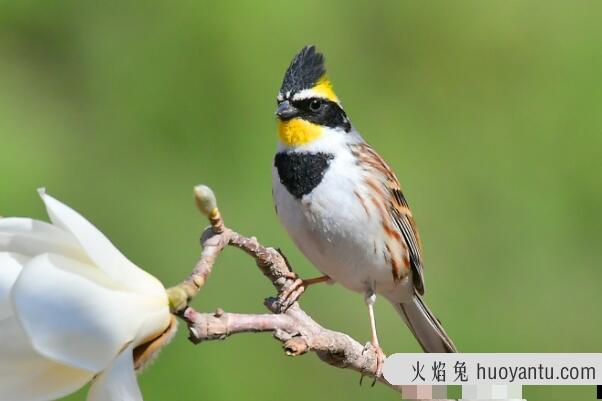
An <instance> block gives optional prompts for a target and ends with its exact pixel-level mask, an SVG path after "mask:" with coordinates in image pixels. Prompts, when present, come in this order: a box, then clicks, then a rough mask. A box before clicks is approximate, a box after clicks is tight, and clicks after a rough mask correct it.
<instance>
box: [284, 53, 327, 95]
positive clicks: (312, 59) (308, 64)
mask: <svg viewBox="0 0 602 401" xmlns="http://www.w3.org/2000/svg"><path fill="white" fill-rule="evenodd" d="M325 73H326V68H325V67H324V55H323V54H322V53H318V52H317V51H316V47H315V46H313V45H312V46H305V47H304V48H303V49H301V51H300V52H299V53H297V55H296V56H295V58H294V59H293V61H292V62H291V65H290V66H289V67H288V70H286V74H284V80H283V81H282V87H280V93H282V94H285V93H286V92H289V91H290V92H291V93H294V92H299V91H301V90H303V89H309V88H312V87H313V86H314V85H315V84H316V82H318V80H319V79H320V78H321V77H322V75H324V74H325Z"/></svg>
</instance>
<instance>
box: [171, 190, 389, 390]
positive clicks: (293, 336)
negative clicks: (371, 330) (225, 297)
mask: <svg viewBox="0 0 602 401" xmlns="http://www.w3.org/2000/svg"><path fill="white" fill-rule="evenodd" d="M195 196H196V202H197V205H198V207H199V209H200V210H201V212H203V213H204V214H205V215H206V216H207V217H208V218H209V221H210V223H211V225H210V226H209V227H208V228H207V229H206V230H205V232H204V233H203V234H202V236H201V244H202V247H203V251H202V253H201V256H200V258H199V260H198V262H197V263H196V265H195V267H194V269H193V271H192V273H191V274H190V276H188V277H187V278H186V279H185V280H184V281H183V282H182V283H180V284H179V285H178V286H175V287H172V288H170V289H169V290H168V292H169V298H170V303H171V307H172V311H173V312H174V313H175V314H177V315H178V316H179V317H180V318H182V319H183V320H184V321H185V322H186V324H187V325H188V329H189V334H190V336H189V339H190V341H192V342H193V343H195V344H198V343H200V342H202V341H209V340H223V339H225V338H227V337H228V336H230V335H233V334H237V333H249V332H272V333H273V335H274V337H275V338H276V339H277V340H279V341H280V342H282V344H283V348H284V351H285V352H286V353H287V355H291V356H297V355H302V354H304V353H306V352H308V351H311V352H314V353H315V354H317V355H318V357H319V358H320V359H321V360H322V361H324V362H326V363H328V364H330V365H332V366H336V367H338V368H346V369H351V370H355V371H357V372H360V373H361V374H362V375H365V376H370V377H372V378H374V379H375V380H378V381H380V382H382V383H384V384H386V385H387V386H389V387H391V388H393V389H395V390H396V391H399V392H401V386H393V385H391V384H389V383H388V382H387V381H386V380H385V379H384V378H383V377H382V375H379V376H377V375H376V369H377V354H376V351H375V350H374V348H373V347H372V346H371V345H369V344H368V345H367V346H364V345H363V344H361V343H359V342H358V341H356V340H354V339H353V338H351V337H350V336H348V335H347V334H344V333H341V332H337V331H333V330H329V329H327V328H324V327H323V326H321V325H320V324H319V323H317V322H316V321H315V320H313V319H312V318H311V317H310V316H309V315H308V314H307V313H305V311H303V309H301V307H300V306H299V304H298V303H297V302H294V303H293V304H292V305H290V306H289V307H288V308H286V307H285V306H284V305H282V304H281V302H280V300H279V298H278V297H272V298H268V299H267V300H266V301H265V302H264V304H265V306H266V307H267V309H268V310H269V311H270V312H271V313H269V314H238V313H226V312H224V311H222V310H221V309H218V310H217V311H215V312H214V313H200V312H197V311H196V310H194V309H193V308H191V307H190V306H188V304H189V302H190V301H191V300H192V298H193V297H194V296H195V295H196V294H197V293H198V292H199V291H200V289H201V288H202V287H203V286H204V285H205V284H206V282H207V279H208V277H209V275H210V274H211V271H212V269H213V266H214V265H215V262H216V260H217V258H218V257H219V255H220V253H221V252H222V251H223V250H224V249H225V248H226V247H227V246H232V247H235V248H238V249H240V250H242V251H244V252H245V253H246V254H248V255H249V256H250V257H252V258H253V259H254V260H255V263H256V264H257V267H259V270H260V271H261V272H262V273H263V274H264V276H265V277H267V278H268V279H269V280H270V282H271V283H272V284H273V285H274V287H275V288H276V291H277V293H278V294H279V295H280V294H282V293H283V291H285V290H286V289H287V288H289V286H291V285H293V283H294V282H295V280H296V279H297V275H296V274H295V273H293V271H292V269H291V267H290V265H289V264H288V261H287V260H286V258H285V257H284V255H283V254H282V253H281V252H280V251H279V250H277V249H275V248H270V247H265V246H263V245H261V244H260V243H259V242H258V241H257V239H256V238H254V237H245V236H243V235H240V234H239V233H237V232H235V231H233V230H231V229H230V228H228V227H226V226H225V225H224V222H223V219H222V217H221V215H220V213H219V210H218V209H217V206H216V201H215V197H214V195H213V193H212V192H211V190H210V189H209V188H207V187H197V188H195ZM287 306H288V305H287Z"/></svg>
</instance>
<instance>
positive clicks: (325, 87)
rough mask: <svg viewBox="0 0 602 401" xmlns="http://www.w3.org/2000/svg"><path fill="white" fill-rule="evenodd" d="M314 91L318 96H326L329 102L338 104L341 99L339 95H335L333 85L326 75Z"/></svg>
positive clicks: (317, 83)
mask: <svg viewBox="0 0 602 401" xmlns="http://www.w3.org/2000/svg"><path fill="white" fill-rule="evenodd" d="M312 90H313V91H314V92H316V93H317V94H319V95H321V96H324V97H325V98H326V99H328V100H332V101H333V102H337V103H338V102H339V98H338V97H337V95H335V93H334V90H333V89H332V83H331V82H330V80H329V79H328V77H327V76H326V75H322V77H321V78H320V79H319V80H318V82H316V85H315V86H314V87H313V88H312Z"/></svg>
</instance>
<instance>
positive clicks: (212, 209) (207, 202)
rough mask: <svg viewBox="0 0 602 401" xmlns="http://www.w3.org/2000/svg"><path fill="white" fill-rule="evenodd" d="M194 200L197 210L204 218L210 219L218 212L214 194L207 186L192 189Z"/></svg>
mask: <svg viewBox="0 0 602 401" xmlns="http://www.w3.org/2000/svg"><path fill="white" fill-rule="evenodd" d="M194 200H195V202H196V206H197V208H198V209H199V210H200V211H201V213H203V214H204V215H205V216H207V217H209V218H211V217H213V216H214V215H215V214H216V213H217V212H218V211H217V200H216V199H215V194H214V193H213V191H212V190H211V188H209V187H208V186H207V185H197V186H196V187H194Z"/></svg>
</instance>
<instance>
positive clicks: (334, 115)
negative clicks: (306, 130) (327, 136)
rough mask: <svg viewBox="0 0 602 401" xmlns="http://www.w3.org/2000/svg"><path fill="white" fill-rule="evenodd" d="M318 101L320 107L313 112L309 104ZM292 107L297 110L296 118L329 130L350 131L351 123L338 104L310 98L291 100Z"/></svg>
mask: <svg viewBox="0 0 602 401" xmlns="http://www.w3.org/2000/svg"><path fill="white" fill-rule="evenodd" d="M314 100H320V101H321V102H322V105H321V107H320V108H319V109H318V110H316V111H313V110H312V109H311V107H310V105H311V102H312V101H314ZM291 103H292V105H293V106H294V107H295V108H296V109H297V110H299V113H298V116H299V117H300V118H302V119H304V120H307V121H309V122H312V123H314V124H318V125H324V126H327V127H331V128H342V129H344V130H345V131H346V132H349V131H350V130H351V123H350V122H349V119H348V118H347V114H345V111H344V110H343V109H342V108H341V106H339V104H338V103H336V102H333V101H332V100H328V99H324V98H316V97H311V98H307V99H301V100H293V101H292V102H291Z"/></svg>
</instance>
